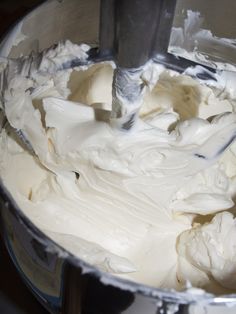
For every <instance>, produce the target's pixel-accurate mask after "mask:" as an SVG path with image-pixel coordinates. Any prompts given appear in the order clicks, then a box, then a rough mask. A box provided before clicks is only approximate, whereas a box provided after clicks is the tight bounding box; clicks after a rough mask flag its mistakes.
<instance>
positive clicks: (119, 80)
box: [6, 0, 226, 314]
mask: <svg viewBox="0 0 236 314" xmlns="http://www.w3.org/2000/svg"><path fill="white" fill-rule="evenodd" d="M134 3H136V5H135V6H134ZM174 7H175V1H169V0H168V1H149V0H148V1H129V0H126V1H125V0H124V1H122V0H121V1H104V0H103V1H102V4H101V18H100V40H99V41H100V45H99V48H98V49H91V50H90V51H89V55H90V57H89V59H88V62H100V61H104V60H114V61H115V63H116V66H117V69H116V71H115V75H114V82H113V112H112V120H113V121H114V122H115V121H117V122H118V123H117V126H118V127H119V128H120V129H123V130H129V129H131V128H132V126H133V125H134V122H135V117H136V115H137V112H138V109H139V106H140V105H141V102H142V92H143V88H144V86H143V84H142V82H140V80H139V78H140V75H141V73H142V69H143V66H144V65H145V63H146V62H148V60H150V59H153V60H155V61H156V62H157V63H159V64H163V65H165V66H166V67H167V68H170V69H174V70H177V71H179V72H184V71H185V69H186V68H188V67H191V66H195V65H196V63H194V62H191V61H188V60H185V59H181V58H176V57H175V56H173V55H171V54H169V53H168V52H167V49H168V43H169V38H170V31H171V27H172V21H173V16H174ZM154 8H155V10H154ZM128 12H131V15H130V14H128ZM149 14H150V16H151V18H150V20H149V19H146V16H149ZM142 16H144V18H142ZM131 17H132V18H131ZM143 20H145V21H143ZM153 21H155V23H153ZM143 23H145V24H143ZM147 30H148V31H147ZM149 30H150V31H149ZM149 34H150V36H149ZM145 35H148V36H145ZM167 35H168V36H167ZM131 52H132V53H131ZM80 64H83V63H82V61H81V60H78V59H77V60H75V61H73V62H72V63H71V65H70V66H77V65H80ZM67 66H68V65H67ZM204 69H205V77H206V79H209V77H210V78H211V79H214V73H215V70H214V69H211V68H207V67H205V68H204ZM137 78H138V79H137ZM202 78H203V79H204V75H203V77H202ZM120 94H122V97H123V98H122V97H121V101H120V99H119V95H120ZM123 99H128V101H127V102H125V103H124V102H123V101H122V100H123ZM132 102H133V103H135V104H137V106H135V107H131V108H129V109H130V110H129V109H128V110H126V109H127V106H129V105H130V104H132ZM6 215H7V211H6ZM29 228H31V226H30V227H28V229H29ZM13 232H14V230H13ZM21 232H23V231H21ZM38 250H39V252H40V248H39V249H38ZM39 255H40V254H39ZM49 258H50V256H49ZM75 268H76V267H75V266H74V264H73V272H74V273H77V277H80V274H78V272H77V269H75ZM74 273H73V274H72V275H71V276H70V279H71V280H74V281H76V280H77V279H78V278H77V277H76V276H74ZM96 280H97V278H96ZM94 281H95V280H94ZM78 282H79V283H80V281H79V279H78V280H77V286H76V285H74V286H73V285H71V282H68V287H67V288H68V289H67V291H68V290H69V287H70V289H71V290H73V289H74V299H76V298H77V299H78V300H80V298H79V297H78V291H79V289H80V287H78ZM86 284H87V285H88V286H89V284H90V282H89V284H88V283H86ZM81 286H82V283H81ZM105 286H106V288H109V287H110V286H109V285H108V284H106V283H105ZM124 287H125V289H126V290H125V292H127V291H128V290H130V291H134V288H133V287H131V288H130V289H127V286H125V284H124ZM99 289H100V291H101V296H100V295H99V294H98V295H99V298H98V299H99V301H98V302H101V303H102V301H103V299H102V295H105V298H106V299H109V297H107V294H102V291H103V290H102V289H103V287H101V286H99V287H98V290H99ZM81 290H82V289H81ZM94 290H95V289H94ZM144 290H145V289H143V288H142V287H141V288H139V291H138V292H140V291H141V293H143V291H144ZM153 290H154V289H152V288H150V291H151V292H150V293H149V291H148V292H147V291H146V290H145V293H143V295H145V297H146V296H154V293H153ZM119 291H120V290H119ZM96 292H97V291H96ZM115 292H116V291H115ZM115 292H114V295H115ZM122 292H123V291H122ZM38 294H39V292H38ZM166 294H167V293H166ZM93 295H95V296H97V294H96V293H94V294H92V297H93ZM92 297H91V302H90V303H91V304H92V303H93V298H92ZM45 298H46V297H45ZM168 298H169V300H170V301H172V299H171V297H169V296H167V297H166V299H168ZM68 299H69V298H68ZM100 299H101V300H100ZM121 299H122V297H120V296H119V295H118V297H116V300H121ZM109 301H110V300H109ZM112 301H113V302H112ZM174 301H175V300H174ZM221 301H222V300H221ZM78 302H79V301H78ZM181 302H182V301H181ZM218 302H219V301H218ZM222 302H226V301H225V300H223V301H222ZM81 303H82V301H81ZM110 303H111V304H112V303H113V305H114V300H113V299H112V297H111V301H110ZM95 304H96V303H95ZM80 306H81V305H78V308H79V307H80ZM153 307H156V306H155V305H154V306H153ZM161 311H162V313H163V311H164V310H163V309H162V310H160V312H159V310H158V312H156V310H155V313H161ZM68 312H69V311H68V310H67V311H66V310H65V313H68ZM72 312H73V310H71V313H72ZM122 312H123V311H122ZM165 312H166V313H167V312H168V309H166V310H165ZM73 313H79V311H78V310H77V312H76V310H74V312H73ZM107 313H109V314H110V313H111V311H110V312H107ZM114 313H117V312H115V311H114ZM135 313H137V312H135ZM153 313H154V310H153Z"/></svg>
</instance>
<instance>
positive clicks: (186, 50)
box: [168, 10, 236, 72]
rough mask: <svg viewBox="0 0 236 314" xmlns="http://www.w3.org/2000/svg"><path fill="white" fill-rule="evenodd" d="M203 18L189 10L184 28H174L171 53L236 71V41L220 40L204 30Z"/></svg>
mask: <svg viewBox="0 0 236 314" xmlns="http://www.w3.org/2000/svg"><path fill="white" fill-rule="evenodd" d="M203 20H204V19H203V17H201V15H200V13H199V12H193V11H191V10H187V17H186V19H185V20H184V24H183V27H173V28H172V32H171V38H170V45H169V48H168V50H169V52H171V53H172V54H175V55H176V56H181V57H183V58H186V59H189V60H193V61H195V62H197V63H199V64H204V65H208V66H210V67H212V68H217V69H221V70H227V71H234V72H235V71H236V59H235V53H236V48H235V44H236V39H235V38H219V37H217V36H215V35H214V34H213V33H212V31H211V30H209V29H204V28H202V23H203Z"/></svg>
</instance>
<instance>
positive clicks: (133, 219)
mask: <svg viewBox="0 0 236 314" xmlns="http://www.w3.org/2000/svg"><path fill="white" fill-rule="evenodd" d="M87 49H88V47H87V46H86V45H81V46H77V45H73V44H72V43H70V42H68V41H67V42H66V43H65V44H64V45H59V46H58V49H56V50H55V52H54V54H52V55H51V56H48V58H47V59H46V58H45V59H44V60H43V61H42V63H41V69H39V71H37V72H35V73H34V74H32V76H31V77H29V76H28V75H26V74H24V72H22V73H21V74H19V75H17V76H15V77H13V78H11V80H9V82H8V88H7V89H6V90H5V91H4V95H3V103H2V108H3V107H4V108H5V109H4V110H5V112H6V115H7V118H8V120H9V122H10V124H11V126H13V127H14V128H17V129H21V130H22V131H23V132H24V134H25V136H26V138H27V139H28V140H29V141H30V143H31V145H32V146H33V148H34V151H35V152H36V154H37V156H33V155H32V154H30V153H29V152H28V151H27V150H26V149H24V148H23V147H22V146H21V144H20V143H19V141H18V140H17V138H16V137H15V136H14V133H13V132H12V131H11V129H10V128H9V126H7V125H6V127H2V130H1V134H0V151H1V153H0V174H1V178H2V180H3V183H4V185H5V186H6V188H7V189H8V190H9V191H10V193H11V194H12V196H13V197H14V199H15V200H16V202H17V204H18V205H19V207H20V208H21V209H22V210H23V212H24V213H25V214H26V215H27V216H28V217H29V218H30V219H31V220H32V222H33V223H34V224H35V225H36V226H37V227H39V228H40V229H41V230H42V231H43V232H45V233H46V234H47V235H48V236H49V237H50V238H52V239H54V240H55V241H56V242H58V243H59V244H60V245H62V246H63V247H65V248H67V249H68V250H69V251H70V252H72V253H73V254H76V255H77V256H79V257H81V258H82V259H84V260H85V261H87V262H89V263H91V264H93V265H95V266H97V267H99V268H100V269H102V270H104V271H107V272H110V273H113V274H115V275H117V276H120V277H123V278H128V279H131V280H134V281H136V282H139V283H144V284H149V285H152V286H155V287H161V288H175V289H177V290H182V289H184V288H185V287H186V284H189V283H191V284H192V285H193V286H196V287H201V288H204V289H206V290H207V291H210V292H214V293H230V292H232V291H235V290H236V281H235V280H234V279H233V278H235V275H236V241H235V240H236V220H235V205H234V199H235V195H236V143H234V142H233V141H234V138H235V135H236V114H235V113H234V112H235V108H236V98H235V91H234V88H232V87H233V86H234V84H231V85H227V86H226V84H224V83H222V82H223V81H221V83H219V84H218V85H216V84H215V86H211V87H210V84H208V85H206V84H204V83H203V82H199V81H197V80H195V79H193V78H191V77H190V76H187V75H183V74H182V75H180V74H178V73H176V72H173V71H169V70H165V69H164V68H163V67H162V66H160V65H157V64H154V63H152V62H149V63H148V64H147V65H146V67H145V70H144V73H143V74H142V78H141V79H142V80H143V82H145V85H146V89H145V95H144V102H143V105H142V107H141V109H140V112H139V119H138V121H137V123H136V125H135V126H134V127H133V128H132V129H131V130H130V131H129V132H127V131H120V130H119V129H117V128H115V127H113V126H112V123H110V112H111V103H112V93H111V89H112V76H113V64H112V63H101V64H96V65H90V66H89V67H80V68H76V69H75V70H71V69H69V70H64V71H63V70H62V71H54V72H53V71H50V69H51V68H52V67H53V66H55V65H57V64H58V63H60V62H61V61H62V60H64V59H65V58H67V57H70V54H71V53H72V52H73V51H75V50H76V53H75V54H80V57H81V58H86V56H87V54H86V51H87ZM47 68H48V72H47V71H46V70H47ZM40 70H41V71H40ZM228 86H230V88H228Z"/></svg>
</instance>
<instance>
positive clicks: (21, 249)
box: [0, 0, 236, 314]
mask: <svg viewBox="0 0 236 314" xmlns="http://www.w3.org/2000/svg"><path fill="white" fill-rule="evenodd" d="M98 25H99V0H64V1H63V0H62V1H59V0H49V1H47V2H45V3H44V4H42V5H40V6H39V7H37V8H36V9H35V10H33V11H32V12H31V13H29V14H28V15H27V16H26V17H24V18H23V20H22V21H20V22H19V23H17V24H16V25H15V27H14V28H13V29H12V30H11V31H10V32H9V33H8V34H7V35H6V36H5V37H4V38H3V40H2V43H1V45H0V56H11V57H18V56H20V55H21V54H29V53H30V52H31V51H32V50H36V51H37V50H41V49H44V48H46V47H49V46H51V45H52V44H53V43H56V42H58V41H59V40H62V39H70V40H71V41H73V42H77V43H82V42H85V43H88V44H91V45H95V46H96V45H97V43H98ZM20 32H22V33H23V34H25V35H26V38H25V39H24V40H23V41H21V42H20V43H19V44H18V45H17V46H12V43H13V42H14V40H16V39H17V38H19V34H20ZM0 202H1V203H0V205H1V206H0V207H1V232H2V236H3V238H4V241H5V244H6V247H7V249H8V252H9V254H10V256H11V258H12V260H13V262H14V264H15V266H16V268H17V269H18V271H19V273H20V275H21V277H22V278H23V280H24V281H25V283H26V285H27V286H28V287H29V288H30V289H31V291H32V293H33V294H34V295H35V296H36V297H37V298H38V300H39V301H40V302H41V303H42V304H43V305H44V306H45V307H46V308H47V309H48V310H49V311H50V312H51V313H54V314H56V313H64V314H79V313H83V314H118V313H130V314H131V313H133V314H134V313H135V314H157V313H163V314H164V313H169V314H171V313H177V312H178V313H188V312H191V311H193V309H194V308H199V306H200V305H201V304H206V303H207V304H210V303H211V304H213V305H219V304H225V303H232V302H235V301H236V296H235V295H228V296H223V297H215V296H213V295H209V294H194V293H192V294H190V293H187V292H176V291H171V290H163V289H157V288H153V287H150V286H145V285H141V284H137V283H134V282H131V281H128V280H123V279H119V278H117V277H114V276H112V275H110V274H107V273H103V272H101V271H99V270H98V269H96V268H95V267H93V266H91V265H88V264H87V263H85V262H84V261H82V260H81V259H79V258H78V257H76V256H73V255H72V254H70V253H69V252H67V250H66V249H65V248H62V247H60V246H59V245H57V244H56V243H54V242H53V241H52V240H50V239H49V238H48V237H47V236H46V235H44V234H43V233H42V232H41V231H40V230H39V229H38V228H37V227H36V226H35V225H33V223H32V222H31V221H30V220H29V219H28V218H27V217H26V216H25V215H24V214H23V212H22V211H21V209H20V208H19V207H18V206H17V204H16V203H15V201H14V199H13V198H12V197H11V195H10V194H9V193H8V191H7V190H6V189H5V188H4V185H3V183H2V182H1V181H0ZM160 254H163V252H160ZM153 275H154V276H155V274H153ZM190 304H192V305H191V306H189V305H190ZM213 309H216V308H215V307H214V308H213ZM224 312H225V311H224ZM212 313H214V312H212Z"/></svg>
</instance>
